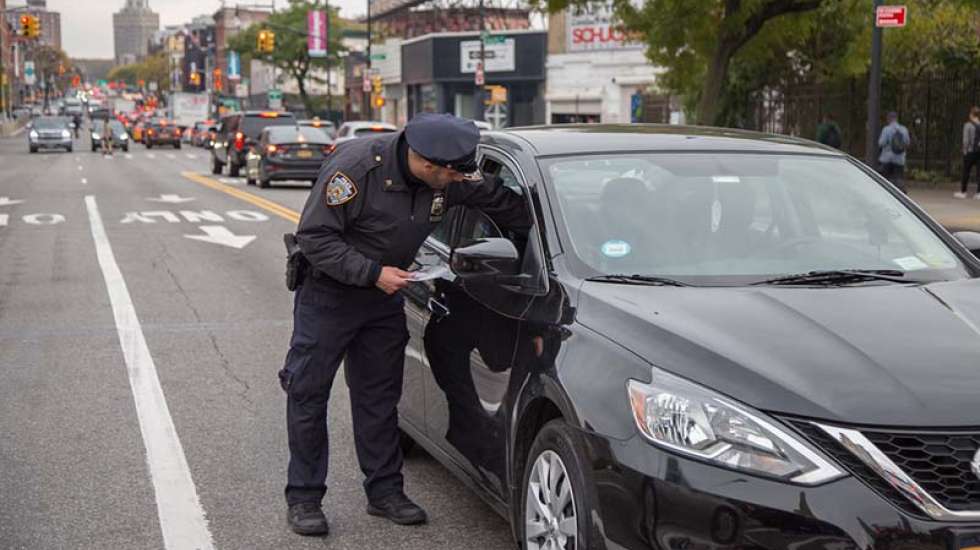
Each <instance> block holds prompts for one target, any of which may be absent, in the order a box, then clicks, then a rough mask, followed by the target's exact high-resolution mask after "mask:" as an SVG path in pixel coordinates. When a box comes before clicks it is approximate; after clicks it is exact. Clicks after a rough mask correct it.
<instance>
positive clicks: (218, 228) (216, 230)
mask: <svg viewBox="0 0 980 550" xmlns="http://www.w3.org/2000/svg"><path fill="white" fill-rule="evenodd" d="M200 227H201V230H202V231H204V232H205V233H207V235H184V236H185V237H187V238H188V239H194V240H196V241H204V242H206V243H214V244H220V245H224V246H230V247H231V248H238V249H242V248H245V247H246V246H247V245H248V243H250V242H252V241H254V240H255V235H235V234H234V233H232V232H231V231H229V230H228V228H227V227H225V226H223V225H202V226H200Z"/></svg>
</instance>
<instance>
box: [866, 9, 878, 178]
mask: <svg viewBox="0 0 980 550" xmlns="http://www.w3.org/2000/svg"><path fill="white" fill-rule="evenodd" d="M881 4H882V0H874V7H873V8H872V9H873V10H874V12H873V13H872V14H871V24H872V25H873V26H872V27H871V69H870V71H869V73H868V123H867V127H868V135H867V137H866V139H865V142H864V147H865V151H864V162H865V163H866V164H867V165H868V166H874V165H875V163H876V162H877V158H878V124H879V119H880V117H881V28H880V27H879V26H878V22H877V13H878V6H880V5H881Z"/></svg>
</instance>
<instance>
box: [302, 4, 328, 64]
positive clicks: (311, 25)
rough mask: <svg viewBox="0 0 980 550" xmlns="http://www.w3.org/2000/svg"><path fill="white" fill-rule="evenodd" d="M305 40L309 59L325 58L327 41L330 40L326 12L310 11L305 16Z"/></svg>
mask: <svg viewBox="0 0 980 550" xmlns="http://www.w3.org/2000/svg"><path fill="white" fill-rule="evenodd" d="M306 26H307V34H308V36H307V39H306V49H307V51H308V53H309V55H310V57H326V56H327V41H328V40H329V39H330V26H329V25H328V24H327V12H326V11H322V10H311V11H310V12H308V13H307V14H306Z"/></svg>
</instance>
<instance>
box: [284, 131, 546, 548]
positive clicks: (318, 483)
mask: <svg viewBox="0 0 980 550" xmlns="http://www.w3.org/2000/svg"><path fill="white" fill-rule="evenodd" d="M479 137H480V134H479V131H478V130H477V128H476V126H475V125H474V124H473V123H472V122H471V121H467V120H465V119H461V118H457V117H454V116H452V115H448V114H432V113H422V114H419V115H418V116H416V117H415V118H413V119H412V120H411V121H410V122H409V123H408V124H407V125H406V126H405V129H404V130H403V131H401V132H397V133H391V134H385V135H383V136H379V137H375V138H362V139H357V140H353V141H350V142H348V143H345V144H343V145H341V146H340V147H339V148H337V150H336V151H335V152H334V154H333V155H332V156H331V157H330V159H329V160H328V161H327V162H326V163H324V165H323V167H322V168H321V170H320V175H319V178H318V179H317V183H316V185H315V186H314V187H313V191H312V192H311V193H310V196H309V199H308V200H307V202H306V206H305V208H304V209H303V215H302V217H301V218H300V221H299V228H298V231H297V234H296V242H297V243H298V246H299V249H300V250H301V251H302V254H303V256H305V258H306V261H307V262H308V263H309V266H310V269H309V270H308V272H309V275H308V276H307V277H306V278H305V280H304V281H303V282H302V284H301V285H300V286H299V288H298V289H297V291H296V296H295V303H294V313H293V335H292V339H291V341H290V346H289V352H288V354H287V356H286V362H285V366H284V367H283V369H282V370H281V371H280V372H279V378H280V383H281V385H282V387H283V389H284V390H285V391H286V393H287V407H286V422H287V426H288V430H289V470H288V482H287V485H286V502H287V504H288V506H289V511H288V520H289V525H290V527H291V528H292V529H293V531H295V532H297V533H299V534H302V535H326V534H327V533H328V532H329V528H328V525H327V521H326V518H325V517H324V514H323V511H322V510H321V505H320V503H321V500H322V498H323V495H324V494H325V492H326V484H325V481H326V478H327V463H328V450H327V421H326V420H327V418H326V417H327V401H328V398H329V395H330V389H331V386H332V384H333V380H334V377H335V375H336V373H337V369H338V367H339V365H340V363H341V360H344V364H345V369H346V370H345V377H346V380H347V385H348V387H349V388H350V399H351V412H352V416H353V423H354V445H355V449H356V451H357V459H358V462H359V463H360V467H361V471H362V472H363V474H364V476H365V479H364V490H365V492H366V493H367V499H368V506H367V512H368V513H369V514H372V515H376V516H382V517H386V518H388V519H389V520H391V521H393V522H395V523H398V524H402V525H410V524H418V523H424V522H425V521H426V514H425V511H424V510H423V509H422V508H421V507H419V506H418V505H416V504H415V503H414V502H412V501H411V500H410V499H409V498H408V497H407V496H405V493H404V491H403V479H402V473H401V468H402V453H401V448H400V446H399V431H398V411H397V405H398V400H399V399H400V397H401V391H402V371H403V367H404V357H405V345H406V343H407V342H408V330H407V327H406V324H405V313H404V310H403V298H402V297H401V295H400V294H398V291H399V290H400V289H402V288H405V287H406V286H407V285H408V284H409V282H410V281H411V280H412V274H411V273H410V272H408V271H405V270H406V269H407V268H408V267H409V266H410V265H411V264H412V262H413V260H414V258H415V254H416V253H417V252H418V249H419V247H420V246H421V244H422V242H423V241H424V240H425V238H426V237H427V236H428V235H429V233H430V232H431V231H432V229H433V228H434V227H435V226H436V225H437V224H438V223H439V222H440V221H441V220H442V218H443V216H444V215H445V213H446V211H447V210H448V209H449V208H450V207H451V206H454V205H457V204H462V205H467V206H472V207H478V208H480V209H481V210H482V211H484V212H485V213H487V214H488V215H490V216H491V217H493V218H495V219H497V220H500V221H501V222H502V223H508V224H509V225H510V226H512V227H520V226H522V225H523V226H524V227H527V226H529V225H530V224H529V219H530V218H529V216H528V210H527V207H526V203H525V201H524V200H523V198H522V197H521V196H520V195H518V194H517V193H514V192H513V191H511V190H510V189H507V188H506V187H504V186H502V185H500V184H499V182H498V180H496V179H495V178H492V177H487V178H483V177H482V175H481V174H480V172H479V170H478V169H477V165H476V158H475V152H476V146H477V142H478V141H479Z"/></svg>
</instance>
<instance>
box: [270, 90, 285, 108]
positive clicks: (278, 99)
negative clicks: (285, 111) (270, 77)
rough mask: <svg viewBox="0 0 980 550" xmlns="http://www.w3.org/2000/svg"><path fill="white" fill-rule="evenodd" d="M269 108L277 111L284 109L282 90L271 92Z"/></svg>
mask: <svg viewBox="0 0 980 550" xmlns="http://www.w3.org/2000/svg"><path fill="white" fill-rule="evenodd" d="M269 108H270V109H272V110H276V111H278V110H279V109H282V90H269Z"/></svg>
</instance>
